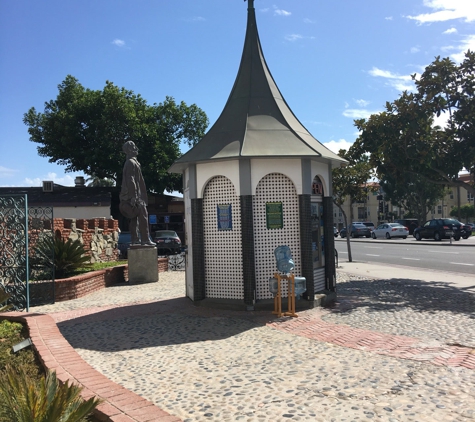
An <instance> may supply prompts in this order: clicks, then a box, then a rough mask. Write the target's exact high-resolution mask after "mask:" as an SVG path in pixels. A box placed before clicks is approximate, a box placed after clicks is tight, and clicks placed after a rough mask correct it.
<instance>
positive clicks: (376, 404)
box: [18, 262, 475, 422]
mask: <svg viewBox="0 0 475 422" xmlns="http://www.w3.org/2000/svg"><path fill="white" fill-rule="evenodd" d="M472 278H473V277H472ZM468 279H469V277H464V276H460V275H454V274H447V273H444V274H442V273H436V272H434V273H432V274H428V272H427V271H424V272H421V271H416V270H414V269H412V268H410V269H408V268H405V267H394V270H393V271H391V273H390V274H388V271H387V266H385V267H381V266H375V265H371V264H363V263H345V262H341V263H340V268H339V269H338V279H337V288H338V303H337V306H335V307H334V308H332V309H322V308H316V309H311V310H308V311H303V312H299V317H298V318H285V317H284V318H280V319H277V318H275V317H274V316H273V315H272V314H271V313H270V312H231V311H220V310H211V309H206V308H202V307H195V306H193V304H192V303H191V301H189V300H188V299H187V298H185V297H184V289H185V283H184V274H183V273H165V274H160V280H159V282H158V283H152V284H144V285H135V286H134V285H128V284H124V285H120V286H114V287H111V288H108V289H106V290H104V291H101V292H97V293H95V294H92V295H90V296H88V297H86V298H82V299H77V300H74V301H69V302H61V303H57V304H54V305H48V306H44V307H37V308H34V309H32V312H31V313H30V314H29V315H30V316H28V317H27V319H28V320H29V324H30V327H35V330H36V332H35V333H34V337H33V335H32V337H33V340H34V344H35V347H37V348H38V350H39V351H40V353H41V354H42V356H45V359H44V360H45V363H46V364H47V365H48V366H51V367H54V368H56V369H57V370H59V371H60V372H61V374H62V376H64V377H68V378H69V379H73V380H75V381H76V382H79V383H81V384H83V385H85V386H86V388H87V390H86V393H87V394H100V395H101V396H102V397H104V398H105V399H106V403H104V404H103V405H102V407H101V410H102V417H103V420H111V421H128V422H130V421H162V422H164V421H179V420H182V421H190V422H191V421H220V422H221V421H236V420H242V421H272V422H278V421H289V420H291V421H322V422H327V421H332V420H333V421H354V420H367V419H373V420H379V421H390V422H396V421H401V422H402V421H404V422H405V421H418V422H420V421H434V420H440V421H444V422H445V421H467V420H472V419H474V418H475V320H474V319H473V312H474V310H475V294H474V285H475V282H474V281H473V280H468ZM36 312H38V313H40V312H41V313H46V314H48V315H42V316H34V315H35V314H34V313H36ZM25 316H26V315H25V313H23V314H20V315H18V317H22V318H24V317H25ZM47 321H50V322H49V323H48V322H47ZM56 324H57V326H58V328H59V330H58V329H56ZM63 337H64V339H66V340H67V341H64V340H62V339H63ZM63 342H64V343H63ZM66 346H68V347H70V351H69V352H67V353H66V352H65V351H64V350H65V349H64V347H66ZM71 352H73V353H71ZM79 357H80V358H79ZM83 360H84V361H83ZM89 368H90V369H89ZM90 370H92V371H94V372H90ZM95 371H98V372H95ZM93 374H96V375H93ZM150 412H155V413H150ZM107 418H108V419H107ZM474 420H475V419H474Z"/></svg>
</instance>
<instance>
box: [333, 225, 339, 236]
mask: <svg viewBox="0 0 475 422" xmlns="http://www.w3.org/2000/svg"><path fill="white" fill-rule="evenodd" d="M333 236H335V237H338V229H337V228H336V227H333Z"/></svg>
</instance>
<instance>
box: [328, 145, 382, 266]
mask: <svg viewBox="0 0 475 422" xmlns="http://www.w3.org/2000/svg"><path fill="white" fill-rule="evenodd" d="M350 150H351V149H350ZM338 155H339V156H340V157H341V158H344V159H346V160H348V165H346V166H345V167H338V168H334V169H333V171H332V186H333V203H334V204H335V205H336V206H337V207H338V208H339V210H340V211H341V213H342V215H343V221H344V222H345V227H346V228H347V236H346V244H347V249H348V260H349V261H350V262H352V260H353V258H352V255H351V246H350V236H349V234H350V228H349V227H348V226H349V225H351V223H352V222H353V220H354V216H353V207H352V206H350V222H349V223H348V217H347V215H346V213H345V210H344V209H343V204H344V203H345V201H346V200H347V199H349V200H350V203H353V202H364V201H365V200H366V197H367V195H368V192H369V191H370V190H371V188H369V187H368V183H367V182H368V180H369V179H371V177H372V176H373V169H372V167H371V165H370V164H369V160H368V157H367V156H366V155H361V156H359V157H357V158H355V155H354V154H352V153H351V152H349V151H346V150H344V149H341V150H340V151H339V152H338Z"/></svg>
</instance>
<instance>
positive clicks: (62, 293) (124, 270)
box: [55, 258, 168, 302]
mask: <svg viewBox="0 0 475 422" xmlns="http://www.w3.org/2000/svg"><path fill="white" fill-rule="evenodd" d="M165 271H168V259H167V258H158V272H159V273H161V272H165ZM127 279H128V265H127V264H124V265H119V266H117V267H112V268H106V269H103V270H98V271H91V272H90V273H86V274H81V275H77V276H74V277H69V278H63V279H57V280H55V300H56V302H64V301H67V300H72V299H78V298H80V297H84V296H87V295H89V294H91V293H94V292H97V291H98V290H102V289H105V288H106V287H109V286H112V285H114V284H118V283H123V282H124V281H126V280H127Z"/></svg>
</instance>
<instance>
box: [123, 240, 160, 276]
mask: <svg viewBox="0 0 475 422" xmlns="http://www.w3.org/2000/svg"><path fill="white" fill-rule="evenodd" d="M128 264H129V283H132V284H134V283H153V282H155V281H158V257H157V248H154V247H150V246H140V245H137V246H131V247H130V249H129V251H128Z"/></svg>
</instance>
